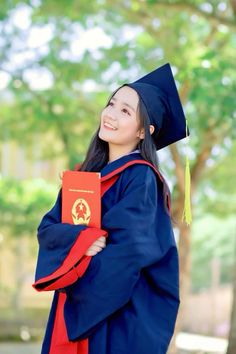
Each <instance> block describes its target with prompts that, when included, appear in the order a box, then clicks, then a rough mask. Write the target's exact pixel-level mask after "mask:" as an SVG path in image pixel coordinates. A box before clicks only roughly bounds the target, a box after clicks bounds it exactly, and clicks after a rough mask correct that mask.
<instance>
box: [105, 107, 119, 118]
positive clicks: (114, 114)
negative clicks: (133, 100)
mask: <svg viewBox="0 0 236 354" xmlns="http://www.w3.org/2000/svg"><path fill="white" fill-rule="evenodd" d="M107 116H108V117H109V118H110V119H112V120H117V111H116V110H115V109H112V110H111V109H110V110H109V111H108V112H107Z"/></svg>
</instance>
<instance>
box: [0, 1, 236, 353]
mask: <svg viewBox="0 0 236 354" xmlns="http://www.w3.org/2000/svg"><path fill="white" fill-rule="evenodd" d="M0 31H1V36H0V49H1V50H0V225H1V226H0V354H7V353H24V354H26V353H30V354H34V353H35V354H36V353H40V345H41V341H42V338H43V335H44V330H45V324H46V321H47V317H48V311H49V307H50V302H51V298H52V294H50V293H44V294H43V293H37V292H36V291H34V290H33V288H32V286H31V284H32V283H33V281H34V271H35V266H36V259H37V251H38V245H37V238H36V235H37V226H38V224H39V222H40V220H41V218H42V216H43V215H44V214H45V213H46V212H47V211H48V210H49V209H50V208H51V207H52V206H53V204H54V202H55V198H56V195H57V192H58V188H59V185H60V178H59V175H60V173H61V171H62V170H65V169H69V168H71V169H72V168H73V167H74V164H75V163H79V162H81V161H82V160H83V158H84V156H85V152H86V149H87V147H88V144H89V142H90V139H91V137H92V135H93V133H94V132H95V130H96V128H97V126H98V124H99V119H100V112H101V109H102V108H103V106H104V105H105V103H106V100H107V98H108V97H109V95H110V93H111V92H112V91H113V90H114V89H115V88H117V87H118V85H120V84H122V83H124V82H126V81H132V80H136V79H137V78H139V77H141V76H142V75H144V74H146V73H147V72H149V71H152V70H154V69H155V68H156V67H158V66H160V65H162V64H165V63H166V62H170V64H171V66H172V70H173V73H174V75H175V79H176V83H177V85H178V89H179V93H180V96H181V100H182V103H183V105H184V110H185V113H186V116H187V119H188V124H189V129H190V133H191V135H190V138H189V139H185V140H184V141H181V142H178V143H177V144H173V145H171V146H170V147H168V148H166V149H163V151H162V150H161V151H160V152H159V153H158V156H159V161H160V170H161V171H162V172H163V173H164V175H165V176H166V179H167V181H168V182H169V185H170V188H171V191H172V210H173V216H174V218H175V219H176V220H177V222H176V224H175V225H174V231H175V235H176V239H177V241H178V247H179V255H180V283H181V298H182V303H181V309H180V312H179V317H178V321H177V325H176V333H175V336H174V338H173V341H172V345H171V347H170V353H171V354H173V353H198V354H200V353H201V354H204V353H226V352H227V354H235V353H236V218H235V212H236V188H235V166H236V142H235V136H236V105H235V102H236V1H235V0H231V1H230V0H227V1H226V0H225V1H223V0H222V1H220V0H211V1H202V0H186V1H177V0H169V1H168V0H167V1H156V0H113V1H109V0H91V1H85V0H66V1H65V0H60V1H56V0H47V1H46V0H31V1H14V0H12V1H10V0H9V1H1V6H0ZM186 154H187V155H188V157H189V160H190V167H191V176H192V182H191V183H192V184H191V197H192V212H193V222H192V224H191V225H190V227H188V226H187V225H186V224H184V223H182V221H181V218H182V211H183V201H184V168H185V156H186ZM99 354H103V353H99Z"/></svg>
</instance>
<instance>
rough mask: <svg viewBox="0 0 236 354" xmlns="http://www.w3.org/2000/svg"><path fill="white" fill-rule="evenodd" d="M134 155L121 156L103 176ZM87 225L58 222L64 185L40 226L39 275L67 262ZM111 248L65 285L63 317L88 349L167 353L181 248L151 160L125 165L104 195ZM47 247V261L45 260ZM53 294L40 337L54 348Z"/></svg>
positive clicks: (114, 353)
mask: <svg viewBox="0 0 236 354" xmlns="http://www.w3.org/2000/svg"><path fill="white" fill-rule="evenodd" d="M133 159H143V158H142V156H141V155H140V154H139V153H133V154H129V155H125V156H122V157H120V158H118V159H117V160H114V161H113V162H111V163H109V164H108V165H106V166H105V167H104V168H103V169H102V170H101V176H105V175H107V174H108V173H110V172H111V171H113V170H115V169H117V168H119V167H120V166H122V165H123V164H124V163H126V162H128V161H131V160H133ZM85 228H87V226H85V225H69V224H62V223H61V192H59V194H58V198H57V200H56V203H55V205H54V206H53V208H52V209H51V210H50V211H49V212H48V213H47V214H45V215H44V217H43V219H42V220H41V223H40V225H39V227H38V240H39V256H38V264H37V269H36V280H37V279H38V278H40V277H42V276H44V275H45V274H48V273H50V272H51V271H53V268H54V269H55V268H56V267H57V266H60V264H61V263H62V262H63V259H64V257H65V256H66V254H67V253H68V252H69V250H70V248H71V247H72V245H73V243H74V242H75V239H76V237H79V232H80V231H81V230H84V229H85ZM102 229H103V230H106V231H107V232H108V237H107V239H106V247H105V248H104V249H103V250H102V251H101V252H99V253H97V254H96V255H95V256H93V257H92V259H91V261H90V264H89V266H88V268H87V270H86V272H85V273H84V275H83V276H82V277H81V278H80V279H78V280H77V281H76V282H75V283H74V284H72V285H70V286H68V287H66V288H65V289H62V291H66V293H67V301H66V303H65V308H64V318H65V323H66V328H67V333H68V337H69V339H70V340H71V341H76V340H78V339H83V338H89V354H130V353H132V354H147V353H148V354H165V353H166V352H167V348H168V345H169V342H170V340H171V337H172V335H173V331H174V326H175V321H176V316H177V312H178V307H179V270H178V253H177V247H176V243H175V239H174V234H173V229H172V224H171V220H170V216H169V214H168V213H167V211H166V210H165V208H164V199H163V185H162V182H161V181H160V180H159V179H158V178H157V176H156V173H155V172H154V171H153V169H152V168H151V167H150V166H147V165H142V164H134V165H132V166H129V167H128V168H126V169H125V170H124V171H123V172H122V173H121V175H120V176H119V178H118V180H117V181H116V182H115V184H114V185H113V186H112V187H111V188H110V189H109V190H108V191H107V192H105V194H104V195H103V197H102ZM47 254H49V259H50V261H48V263H47V262H46V263H45V262H43V263H42V262H41V259H44V260H46V258H47ZM57 295H58V291H55V295H54V300H53V303H52V307H51V312H50V316H49V320H48V324H47V330H46V334H45V338H44V342H43V347H42V354H48V353H49V347H50V340H51V334H52V328H53V320H54V314H55V303H56V300H57Z"/></svg>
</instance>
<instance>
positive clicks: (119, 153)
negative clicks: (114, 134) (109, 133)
mask: <svg viewBox="0 0 236 354" xmlns="http://www.w3.org/2000/svg"><path fill="white" fill-rule="evenodd" d="M136 149H137V147H133V148H130V149H127V148H126V149H120V150H119V151H117V150H116V151H114V150H112V149H109V161H108V162H112V161H114V160H117V159H118V158H119V157H122V156H124V155H127V154H129V153H130V152H132V151H134V150H136Z"/></svg>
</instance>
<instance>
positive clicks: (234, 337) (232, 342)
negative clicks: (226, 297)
mask: <svg viewBox="0 0 236 354" xmlns="http://www.w3.org/2000/svg"><path fill="white" fill-rule="evenodd" d="M235 261H236V247H235ZM235 353H236V262H235V266H234V279H233V303H232V310H231V321H230V332H229V344H228V348H227V352H226V354H235Z"/></svg>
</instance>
